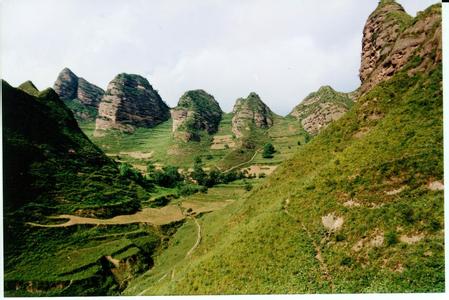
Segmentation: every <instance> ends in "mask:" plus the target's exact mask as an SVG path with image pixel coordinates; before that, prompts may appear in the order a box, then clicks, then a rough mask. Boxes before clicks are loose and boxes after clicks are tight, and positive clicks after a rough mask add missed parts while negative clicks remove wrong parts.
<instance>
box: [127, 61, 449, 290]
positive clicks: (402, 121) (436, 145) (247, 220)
mask: <svg viewBox="0 0 449 300" xmlns="http://www.w3.org/2000/svg"><path fill="white" fill-rule="evenodd" d="M417 60H419V59H417ZM417 60H415V61H417ZM441 80H442V74H441V64H438V65H437V66H435V67H434V68H433V69H432V70H431V71H429V72H428V73H421V74H415V75H413V76H409V75H407V71H406V69H405V70H403V71H401V72H400V73H398V74H396V75H394V77H393V78H391V79H390V80H388V81H386V82H384V83H382V84H380V85H378V86H377V87H375V88H374V89H372V90H371V91H370V92H369V93H367V94H366V95H364V96H363V97H361V98H360V99H359V100H358V101H357V104H355V106H354V107H353V109H352V110H351V111H350V112H349V113H348V114H347V115H345V116H344V117H342V118H341V119H340V120H339V121H337V122H335V123H334V124H332V125H330V126H329V127H328V128H327V129H325V130H324V131H323V132H322V133H321V134H320V135H318V136H317V137H316V138H315V139H314V140H313V141H312V142H311V143H310V144H308V145H306V146H304V147H303V148H301V149H300V150H299V151H298V153H297V154H296V155H295V156H294V158H292V159H290V160H288V161H287V162H285V163H284V164H282V165H281V167H280V168H279V169H278V171H276V172H275V174H273V175H272V176H271V177H269V178H268V180H267V181H266V182H265V183H263V184H262V185H261V186H260V187H259V188H257V189H256V190H255V191H254V192H252V194H251V195H250V196H249V197H247V198H246V199H245V200H244V201H242V202H236V203H234V204H233V205H232V206H230V207H229V208H228V209H226V210H225V211H220V212H215V213H212V214H210V215H208V216H206V217H204V218H203V219H202V225H203V228H205V229H203V230H204V232H207V235H208V236H207V238H205V239H204V240H203V241H202V244H201V245H200V246H199V248H198V251H197V252H196V253H195V254H194V255H193V257H192V259H191V260H190V261H189V262H188V263H186V264H185V265H183V266H181V267H179V268H178V269H177V270H176V275H175V276H174V278H172V279H171V280H170V279H164V280H161V281H160V282H159V283H158V284H155V285H154V286H153V287H152V288H151V286H150V287H149V286H148V285H146V283H145V277H142V279H140V280H137V281H136V282H135V283H133V282H132V283H131V284H130V287H129V289H128V290H127V291H125V294H126V293H127V292H128V291H129V294H135V293H139V292H141V291H143V290H145V293H144V294H148V295H149V294H259V293H262V294H265V293H281V294H283V293H332V292H338V293H341V292H350V293H357V292H393V291H394V292H441V291H444V246H443V245H444V232H443V227H444V221H443V215H444V214H443V192H442V191H441V190H438V189H435V188H434V187H435V186H437V185H438V184H436V182H439V181H441V180H442V178H443V159H442V158H443V127H442V116H443V115H442V85H441ZM374 116H382V117H381V118H378V117H374ZM217 226H219V228H220V229H219V230H217V229H216V227H217ZM326 226H328V227H327V228H326ZM208 230H209V231H208Z"/></svg>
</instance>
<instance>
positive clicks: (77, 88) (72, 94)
mask: <svg viewBox="0 0 449 300" xmlns="http://www.w3.org/2000/svg"><path fill="white" fill-rule="evenodd" d="M53 88H54V90H55V91H56V93H57V94H58V95H59V98H61V100H63V101H64V102H65V104H66V105H67V106H68V107H69V108H70V110H72V112H73V114H74V115H75V118H76V119H77V120H78V121H86V120H91V121H93V120H95V118H96V116H97V111H98V105H99V104H100V100H101V98H102V97H103V95H104V91H103V89H101V88H99V87H98V86H96V85H94V84H92V83H90V82H88V81H87V80H85V79H84V78H81V77H78V76H76V75H75V74H74V73H73V72H72V71H71V70H70V69H68V68H64V69H63V70H62V71H61V72H60V73H59V75H58V78H57V79H56V81H55V84H54V86H53Z"/></svg>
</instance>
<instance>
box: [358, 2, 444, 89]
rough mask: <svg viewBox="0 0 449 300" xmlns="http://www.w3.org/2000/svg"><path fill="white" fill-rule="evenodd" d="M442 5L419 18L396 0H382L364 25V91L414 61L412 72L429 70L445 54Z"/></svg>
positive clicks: (362, 60)
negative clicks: (409, 13) (442, 36)
mask: <svg viewBox="0 0 449 300" xmlns="http://www.w3.org/2000/svg"><path fill="white" fill-rule="evenodd" d="M441 35H442V31H441V6H440V5H438V4H436V5H433V6H431V7H429V8H428V9H426V10H425V11H424V12H420V13H418V15H417V16H416V17H415V18H412V17H411V16H409V15H408V14H407V13H406V12H405V10H404V9H403V7H402V6H401V5H400V4H398V3H396V2H395V1H393V0H382V1H381V2H380V3H379V6H378V7H377V8H376V10H375V11H374V12H373V13H372V14H371V15H370V16H369V18H368V20H367V22H366V24H365V27H364V29H363V40H362V57H361V65H360V80H361V81H362V85H361V88H360V92H361V93H365V92H366V91H368V90H370V89H371V88H372V87H373V86H375V85H376V84H378V83H379V82H381V81H384V80H386V79H388V78H390V77H391V76H393V74H395V73H396V72H397V71H398V70H400V69H401V68H402V67H404V66H405V65H406V64H407V63H409V62H411V61H412V59H413V58H416V61H414V62H413V63H415V64H416V66H414V68H412V69H411V70H410V71H409V72H411V73H412V72H416V71H417V70H419V71H425V70H427V69H428V68H429V67H430V66H431V65H432V64H433V62H434V61H436V62H438V61H441V58H442V42H441V40H442V38H441Z"/></svg>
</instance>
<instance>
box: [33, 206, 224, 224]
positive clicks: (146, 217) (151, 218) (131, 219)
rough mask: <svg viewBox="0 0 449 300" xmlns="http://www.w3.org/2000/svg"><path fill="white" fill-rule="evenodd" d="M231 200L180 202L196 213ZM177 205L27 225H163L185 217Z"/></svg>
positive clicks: (62, 217) (65, 217)
mask: <svg viewBox="0 0 449 300" xmlns="http://www.w3.org/2000/svg"><path fill="white" fill-rule="evenodd" d="M231 202H232V200H227V201H217V202H200V201H184V202H183V203H182V204H181V207H182V208H183V209H188V208H191V209H192V213H195V214H198V213H203V212H211V211H214V210H218V209H222V208H223V207H225V206H226V205H228V204H230V203H231ZM181 207H179V206H177V205H167V206H164V207H162V208H144V209H142V210H141V211H139V212H137V213H135V214H132V215H120V216H116V217H114V218H111V219H95V218H85V217H79V216H74V215H60V216H56V217H50V218H52V219H68V221H67V222H65V223H62V224H50V225H44V224H37V223H32V222H28V223H27V224H28V225H31V226H38V227H68V226H73V225H77V224H92V225H116V224H132V223H150V224H153V225H164V224H169V223H172V222H176V221H181V220H183V219H185V217H186V216H185V215H184V214H183V209H181Z"/></svg>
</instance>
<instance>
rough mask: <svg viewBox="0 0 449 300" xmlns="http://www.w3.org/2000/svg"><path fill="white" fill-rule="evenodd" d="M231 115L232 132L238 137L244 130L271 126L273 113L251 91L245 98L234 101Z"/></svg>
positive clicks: (242, 134)
mask: <svg viewBox="0 0 449 300" xmlns="http://www.w3.org/2000/svg"><path fill="white" fill-rule="evenodd" d="M232 112H233V114H234V116H233V117H232V132H233V133H234V134H235V136H236V137H238V138H240V137H242V136H244V135H245V132H249V131H251V129H252V127H255V128H270V127H271V126H273V113H272V112H271V110H270V108H269V107H268V106H267V105H266V104H265V103H263V102H262V100H261V99H260V97H259V95H257V94H256V93H254V92H252V93H250V94H249V95H248V97H247V98H239V99H237V101H236V102H235V105H234V109H233V111H232Z"/></svg>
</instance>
